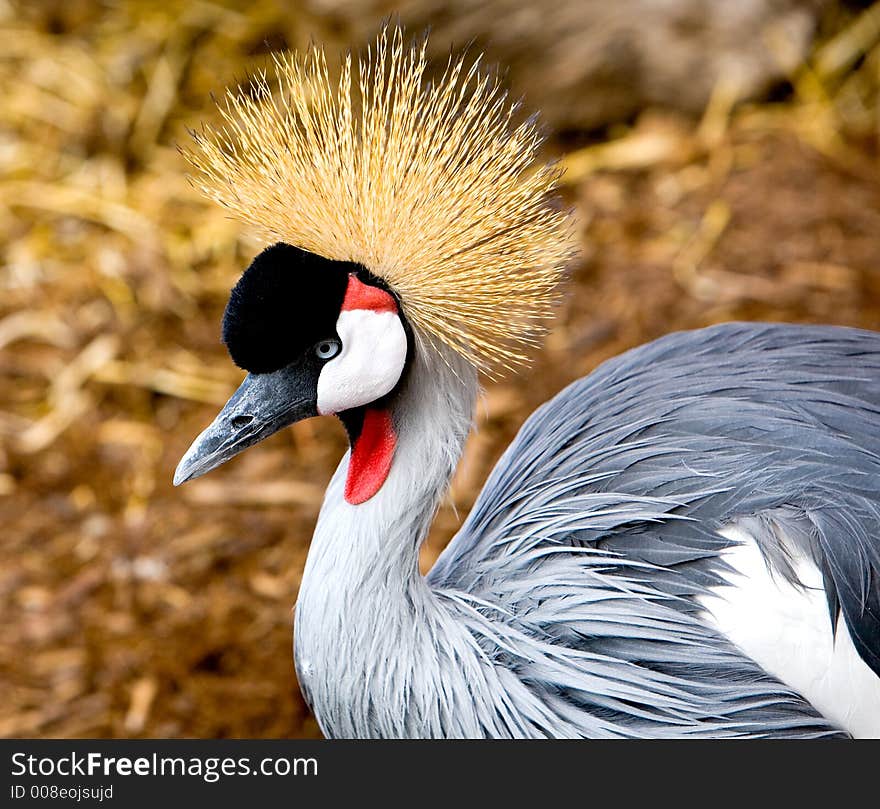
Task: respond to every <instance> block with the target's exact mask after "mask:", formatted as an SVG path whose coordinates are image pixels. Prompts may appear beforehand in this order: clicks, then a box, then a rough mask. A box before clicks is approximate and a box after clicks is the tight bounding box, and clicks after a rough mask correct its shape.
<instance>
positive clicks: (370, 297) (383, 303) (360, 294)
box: [341, 273, 397, 312]
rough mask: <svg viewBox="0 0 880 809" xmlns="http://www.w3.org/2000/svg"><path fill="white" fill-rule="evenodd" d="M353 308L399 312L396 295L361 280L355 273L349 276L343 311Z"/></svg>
mask: <svg viewBox="0 0 880 809" xmlns="http://www.w3.org/2000/svg"><path fill="white" fill-rule="evenodd" d="M351 309H369V310H370V311H371V312H397V303H396V302H395V300H394V297H393V296H392V295H390V294H389V293H388V292H386V291H385V290H384V289H379V287H374V286H370V285H369V284H365V283H364V282H363V281H361V280H360V279H359V278H358V277H357V276H356V275H355V274H354V273H352V274H351V275H349V276H348V287H346V290H345V298H344V300H343V301H342V310H341V311H343V312H347V311H350V310H351Z"/></svg>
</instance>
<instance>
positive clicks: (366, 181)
mask: <svg viewBox="0 0 880 809" xmlns="http://www.w3.org/2000/svg"><path fill="white" fill-rule="evenodd" d="M353 63H354V66H353ZM426 69H427V60H426V56H425V42H424V41H422V42H414V43H407V42H406V41H405V39H404V34H403V31H402V30H401V29H400V28H399V27H386V28H385V29H384V30H383V31H382V32H381V34H380V35H379V37H378V40H377V42H376V44H375V46H374V47H373V48H370V49H368V50H367V52H366V54H365V55H364V56H362V57H360V58H358V59H355V60H353V59H352V57H351V55H349V56H348V57H347V58H346V59H345V60H344V61H343V63H342V69H341V74H340V77H339V80H338V82H334V81H331V79H330V74H329V71H328V69H327V61H326V57H325V54H324V51H323V49H321V48H319V47H312V48H311V49H310V50H309V51H308V52H307V53H306V54H305V55H298V54H287V55H284V56H280V57H277V58H276V59H275V72H276V77H275V80H274V81H273V82H272V83H271V85H270V81H269V80H268V79H267V77H266V75H265V74H263V75H261V76H260V77H259V78H258V80H257V81H256V84H255V87H254V88H253V92H251V93H247V92H239V93H232V92H229V93H228V94H227V96H226V103H225V104H224V105H222V106H221V114H222V116H223V119H224V122H225V124H224V126H222V127H220V128H219V129H212V128H210V127H206V128H205V129H204V130H203V132H202V133H199V134H197V135H195V141H196V144H195V147H194V148H193V149H192V150H187V151H185V152H184V154H185V156H186V157H187V159H188V160H189V161H190V162H191V163H192V164H193V166H194V167H195V168H196V169H197V171H198V176H197V177H196V180H195V181H196V185H197V186H198V187H199V188H201V189H202V190H203V191H204V193H206V194H207V195H208V196H209V197H211V198H213V199H214V200H216V201H217V202H219V203H220V204H221V205H223V206H224V207H225V208H227V209H228V210H229V211H230V212H232V213H233V214H234V215H235V216H236V217H238V218H239V219H241V220H243V221H245V222H246V223H248V224H249V225H251V226H252V227H254V228H256V230H257V231H258V233H259V234H260V235H261V236H262V237H265V238H267V239H269V240H272V241H284V242H287V243H289V244H292V245H295V246H297V247H300V248H302V249H304V250H308V251H310V252H312V253H316V254H318V255H321V256H324V257H326V258H330V259H336V260H342V261H354V262H358V263H360V264H362V265H363V266H365V267H366V268H367V269H368V270H370V272H372V273H373V274H374V275H376V276H377V277H379V278H381V279H382V280H383V281H384V282H385V283H387V284H388V286H389V287H390V288H391V289H392V290H393V291H394V292H395V293H396V294H397V295H398V296H399V298H400V300H401V304H402V307H403V310H404V313H405V314H406V316H407V318H408V319H409V321H410V323H411V324H412V325H413V327H414V329H415V330H416V332H417V333H418V334H419V335H420V336H422V337H424V338H426V339H427V340H428V341H429V342H431V343H432V344H434V343H435V341H438V340H439V341H441V342H443V343H445V344H447V345H449V346H451V347H452V348H454V349H455V350H457V351H459V352H460V353H461V354H463V355H464V356H465V357H467V358H468V359H469V360H471V361H472V362H473V363H474V364H475V365H477V366H478V367H479V368H482V369H483V370H486V371H489V372H490V373H491V372H492V371H493V370H497V369H498V368H500V367H510V366H511V365H513V364H517V363H519V362H521V361H523V360H524V358H525V355H524V348H525V347H526V346H527V345H528V344H531V343H534V342H535V339H536V338H537V336H538V335H539V334H540V333H541V331H542V327H543V324H544V323H545V322H546V318H547V317H548V316H549V314H550V309H551V306H552V302H553V300H554V297H555V291H556V289H557V287H558V284H559V281H560V278H561V275H562V272H563V269H564V265H565V263H566V262H567V260H568V259H569V258H570V256H571V254H572V251H573V240H572V233H571V224H570V217H569V215H568V214H567V213H566V212H565V211H562V210H558V209H556V208H554V207H552V206H551V205H550V204H548V203H550V195H551V193H552V191H553V189H554V187H555V185H556V181H557V179H558V172H557V171H556V170H555V169H554V168H552V167H550V166H547V165H542V164H540V163H539V162H538V160H537V151H538V148H539V146H540V144H541V136H540V134H539V132H538V130H537V128H536V126H535V123H534V121H532V120H529V121H526V122H524V123H521V124H518V125H516V124H515V122H514V115H515V111H516V105H515V104H513V103H511V102H510V101H509V99H508V98H507V95H506V93H505V92H504V90H503V89H502V88H501V86H500V84H499V82H498V79H497V78H495V77H493V76H492V75H490V74H487V73H484V72H481V71H480V69H479V59H477V60H476V61H474V62H473V63H471V64H466V63H465V61H464V60H463V59H461V58H451V59H450V61H449V64H448V66H447V68H446V70H445V72H444V73H443V74H442V76H440V77H439V78H438V79H437V80H435V81H433V82H431V81H428V80H427V78H426V75H425V74H426Z"/></svg>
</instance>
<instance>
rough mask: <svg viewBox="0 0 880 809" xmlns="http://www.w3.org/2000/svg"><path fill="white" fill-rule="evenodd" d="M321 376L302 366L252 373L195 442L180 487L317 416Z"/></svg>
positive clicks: (178, 473) (179, 472)
mask: <svg viewBox="0 0 880 809" xmlns="http://www.w3.org/2000/svg"><path fill="white" fill-rule="evenodd" d="M316 383H317V379H316V378H314V376H313V375H312V374H310V373H308V371H307V370H306V369H304V368H300V367H298V366H296V365H291V366H288V367H287V368H282V369H281V370H280V371H274V372H273V373H268V374H248V375H247V376H246V377H245V379H244V382H242V383H241V385H240V386H239V388H238V390H237V391H236V392H235V393H234V394H232V397H231V398H230V399H229V401H228V402H227V403H226V404H225V405H224V407H223V409H222V410H221V411H220V413H219V414H218V416H217V418H215V419H214V421H213V422H211V424H210V425H209V426H208V427H207V428H206V429H205V430H204V431H203V432H202V433H201V435H199V437H198V438H196V440H195V441H193V443H192V446H191V447H190V448H189V449H188V450H187V451H186V454H185V455H184V456H183V457H182V458H181V459H180V463H179V464H178V465H177V469H176V470H175V472H174V485H175V486H179V485H180V484H181V483H185V482H186V481H187V480H192V478H197V477H199V476H200V475H204V474H205V473H206V472H210V471H211V470H212V469H215V468H216V467H218V466H220V464H222V463H225V462H226V461H228V460H229V459H230V458H232V457H234V456H236V455H238V453H239V452H241V451H242V450H245V449H247V448H248V447H250V446H253V445H254V444H256V443H257V442H259V441H262V440H263V439H264V438H268V437H269V436H270V435H272V434H273V433H277V432H278V431H279V430H281V429H283V428H284V427H287V426H288V425H290V424H293V423H294V422H297V421H301V420H302V419H306V418H309V417H310V416H317V415H318V410H317V394H316V389H317V384H316Z"/></svg>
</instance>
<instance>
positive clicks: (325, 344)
mask: <svg viewBox="0 0 880 809" xmlns="http://www.w3.org/2000/svg"><path fill="white" fill-rule="evenodd" d="M341 349H342V343H340V342H339V340H335V339H330V340H321V342H320V343H318V344H317V345H316V346H315V354H317V355H318V359H321V360H329V359H333V357H335V356H336V355H337V354H338V353H339V352H340V350H341Z"/></svg>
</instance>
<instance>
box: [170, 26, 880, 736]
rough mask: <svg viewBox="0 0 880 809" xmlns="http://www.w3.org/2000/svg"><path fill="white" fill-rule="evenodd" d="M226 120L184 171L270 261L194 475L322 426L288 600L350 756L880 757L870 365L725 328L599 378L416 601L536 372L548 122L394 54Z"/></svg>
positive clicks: (558, 258) (299, 67) (478, 509)
mask: <svg viewBox="0 0 880 809" xmlns="http://www.w3.org/2000/svg"><path fill="white" fill-rule="evenodd" d="M278 70H279V86H280V89H279V93H278V96H277V97H275V96H273V95H272V92H271V90H270V89H269V86H268V84H266V83H265V81H263V83H261V84H260V85H259V86H258V88H257V91H256V92H255V93H254V94H253V95H250V94H247V93H243V94H239V95H233V96H232V97H231V99H230V103H229V107H228V108H227V110H226V111H225V113H224V114H225V117H226V120H227V126H226V127H225V128H223V129H221V130H214V131H211V130H210V129H209V130H207V131H206V132H205V133H203V134H202V135H200V136H198V139H197V146H198V148H199V150H200V151H199V152H198V153H197V154H195V155H191V156H190V158H191V160H192V162H193V163H194V165H195V166H196V168H197V169H198V170H199V171H200V173H201V175H200V176H201V180H200V183H201V184H202V186H203V188H204V190H205V191H206V192H207V193H208V194H209V195H211V196H212V197H214V198H215V199H217V200H218V201H219V202H220V203H221V204H223V205H225V206H226V207H227V208H228V209H229V210H230V211H232V212H233V213H235V214H236V215H238V216H239V217H241V218H243V219H244V220H245V221H248V222H249V223H251V224H252V225H255V226H256V227H257V228H258V229H260V230H261V231H262V232H263V233H264V234H267V235H269V236H270V237H271V238H272V239H278V240H280V241H279V242H278V243H277V244H274V245H272V246H270V247H267V248H266V249H265V250H263V252H262V253H260V255H258V256H257V257H256V258H255V259H254V261H253V262H252V264H251V265H250V267H248V269H247V270H246V271H245V273H244V274H243V275H242V277H241V279H240V280H239V281H238V283H237V284H236V286H235V288H234V289H233V291H232V295H231V296H230V300H229V304H228V305H227V309H226V313H225V315H224V321H223V339H224V342H225V343H226V345H227V347H228V349H229V352H230V355H231V356H232V358H233V360H234V361H235V362H236V363H237V364H238V365H239V366H241V367H242V368H245V369H246V370H248V371H249V374H248V376H247V377H246V378H245V380H244V382H243V383H242V384H241V386H240V388H239V389H238V391H237V392H236V393H235V394H234V395H233V396H232V398H231V399H230V400H229V401H228V402H227V404H226V406H225V407H224V408H223V410H222V411H221V413H220V414H219V415H218V416H217V418H216V419H215V420H214V422H213V423H212V424H211V425H210V426H209V427H208V428H207V429H206V430H205V431H204V432H203V433H202V434H201V435H200V436H199V437H198V438H197V439H196V441H195V442H194V443H193V445H192V446H191V447H190V449H189V450H188V452H187V453H186V455H185V456H184V457H183V459H182V460H181V462H180V464H179V466H178V469H177V472H176V473H175V482H176V483H181V482H183V481H185V480H188V479H189V478H191V477H195V476H197V475H200V474H203V473H205V472H207V471H209V470H210V469H212V468H214V467H215V466H217V465H219V464H220V463H223V462H224V461H225V460H227V459H229V458H231V457H232V456H234V455H236V454H237V453H238V452H240V451H242V450H243V449H245V448H247V447H248V446H250V445H252V444H255V443H257V442H258V441H260V440H262V439H263V438H265V437H266V436H267V435H270V434H272V433H273V432H275V431H277V430H279V429H282V428H283V427H285V426H287V425H288V424H292V423H293V422H295V421H298V420H300V419H303V418H308V417H312V416H317V415H330V414H333V415H337V416H338V417H339V418H340V419H341V420H342V422H343V423H344V425H345V427H346V430H347V432H348V435H349V439H350V443H351V450H350V452H349V453H348V454H346V456H345V457H344V458H343V460H342V462H341V464H340V466H339V468H338V470H337V472H336V474H335V475H334V477H333V479H332V481H331V482H330V485H329V488H328V490H327V494H326V497H325V500H324V504H323V507H322V509H321V513H320V516H319V519H318V524H317V527H316V530H315V534H314V537H313V540H312V544H311V547H310V550H309V555H308V561H307V563H306V569H305V572H304V575H303V580H302V585H301V588H300V593H299V597H298V601H297V608H296V624H295V657H296V666H297V670H298V673H299V680H300V683H301V685H302V688H303V692H304V694H305V696H306V698H307V700H308V701H309V703H310V704H311V706H312V708H313V710H314V712H315V715H316V717H317V719H318V721H319V723H320V725H321V727H322V729H323V730H324V732H325V733H326V734H327V735H328V736H334V737H351V736H355V737H425V736H427V737H484V736H485V737H520V738H522V737H526V738H529V737H599V738H604V737H626V736H631V737H659V738H670V737H695V736H713V737H774V736H799V737H821V736H833V735H845V734H846V733H855V734H859V735H880V677H878V675H880V335H878V334H873V333H870V332H865V331H856V330H853V329H842V328H832V327H808V326H782V325H766V324H728V325H722V326H716V327H712V328H708V329H704V330H701V331H695V332H689V333H680V334H673V335H669V336H667V337H665V338H662V339H660V340H657V341H656V342H654V343H651V344H649V345H646V346H643V347H641V348H637V349H634V350H632V351H630V352H629V353H627V354H624V355H623V356H621V357H618V358H617V359H614V360H611V361H609V362H607V363H605V364H604V365H602V366H601V367H600V368H599V369H597V370H596V371H595V372H594V373H592V374H591V375H590V376H588V377H586V378H585V379H582V380H580V381H578V382H575V383H574V384H572V385H571V386H570V387H568V388H567V389H566V390H564V391H563V392H562V393H560V394H559V395H558V396H556V397H555V398H554V399H553V400H551V401H550V402H548V403H547V404H545V405H544V406H543V407H541V408H540V409H539V410H538V411H537V412H536V413H535V414H534V415H533V416H532V417H531V418H530V419H529V420H528V421H527V423H526V424H525V425H524V426H523V428H522V430H521V431H520V433H519V435H518V436H517V437H516V439H515V440H514V442H513V443H512V445H511V446H510V448H509V449H508V451H507V452H506V454H505V455H504V456H503V457H502V458H501V460H500V461H499V463H498V465H497V466H496V468H495V470H494V472H493V473H492V475H491V476H490V478H489V480H488V482H487V484H486V487H485V489H484V490H483V492H482V493H481V495H480V497H479V498H478V499H477V502H476V503H475V505H474V507H473V510H472V511H471V513H470V515H469V516H468V518H467V520H466V521H465V523H464V525H463V526H462V528H461V530H460V531H459V533H458V534H457V536H456V537H455V538H454V539H453V540H452V542H451V543H450V545H449V547H448V548H447V549H446V550H445V551H444V553H443V554H442V555H441V557H440V558H439V559H438V561H437V563H436V564H435V566H434V567H433V569H432V570H431V571H430V573H429V574H428V576H427V577H422V576H421V575H420V573H419V567H418V557H419V547H420V544H421V542H422V540H423V539H424V537H425V536H426V534H427V532H428V528H429V525H430V522H431V520H432V519H433V516H434V513H435V511H436V509H437V505H438V503H439V501H440V499H441V498H442V496H443V494H444V492H445V490H446V487H447V485H448V483H449V480H450V478H451V476H452V473H453V471H454V469H455V466H456V464H457V462H458V458H459V456H460V454H461V450H462V447H463V445H464V442H465V439H466V437H467V434H468V432H469V430H470V427H471V421H472V415H473V410H474V406H475V402H476V398H477V393H478V382H477V379H478V372H479V371H480V370H485V371H489V372H490V373H491V372H493V371H497V370H498V368H499V367H500V368H504V367H509V366H511V365H512V364H515V363H517V362H521V361H522V360H524V358H525V356H526V354H525V348H526V347H527V346H528V345H529V344H530V343H533V342H534V339H535V337H536V334H537V333H538V331H539V330H540V326H541V322H542V320H543V319H544V318H545V317H546V316H547V314H548V313H549V312H550V310H551V308H552V307H551V304H552V301H553V299H554V296H555V290H556V287H557V285H558V282H559V280H560V278H561V276H562V273H563V270H564V267H565V264H566V261H567V260H568V258H569V257H570V255H571V243H570V235H571V227H570V225H569V218H568V213H567V212H566V211H564V210H563V209H562V208H560V207H559V206H553V205H549V204H548V194H550V193H551V192H552V190H553V187H554V183H555V179H556V174H555V173H554V171H553V170H552V169H551V168H548V167H546V166H540V165H537V159H538V158H537V154H538V151H537V150H538V147H539V144H540V138H539V136H538V134H537V130H536V129H535V127H534V124H533V123H532V122H531V121H526V122H525V123H523V124H521V125H519V126H514V124H513V123H512V120H513V115H514V112H515V107H514V106H512V105H510V104H509V103H508V102H507V100H506V98H505V97H504V95H503V93H502V92H501V90H500V87H499V85H498V83H497V80H496V79H492V78H491V77H489V76H486V75H483V74H481V73H480V71H479V69H478V66H477V65H472V66H471V67H467V66H466V65H465V64H464V63H463V62H462V61H461V60H456V59H451V60H450V63H449V68H448V70H447V71H446V73H445V74H444V75H443V76H442V77H441V78H440V79H438V80H436V81H435V82H427V81H426V80H425V70H426V59H425V45H424V43H421V44H419V43H415V44H410V45H407V44H406V43H405V42H404V39H403V34H402V32H401V31H400V30H399V29H393V30H390V29H386V30H385V31H383V32H382V34H380V37H379V39H378V41H377V43H376V46H375V49H374V50H369V51H368V52H367V55H366V57H363V58H362V59H361V60H360V61H359V63H358V66H357V69H356V70H355V69H353V67H352V61H351V60H347V61H345V62H344V63H343V67H342V71H341V77H340V79H339V83H338V86H337V87H335V88H334V87H333V85H332V84H331V82H330V80H329V78H328V71H327V68H326V65H325V63H324V57H323V54H322V53H321V52H320V51H318V50H313V51H311V52H310V53H309V54H308V55H307V56H306V57H305V58H303V59H301V58H299V57H290V58H289V59H282V60H280V61H279V64H278Z"/></svg>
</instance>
